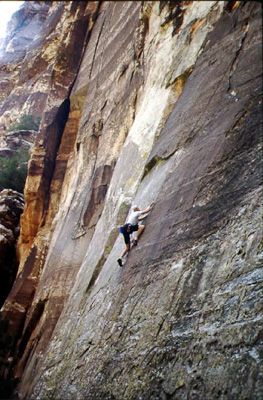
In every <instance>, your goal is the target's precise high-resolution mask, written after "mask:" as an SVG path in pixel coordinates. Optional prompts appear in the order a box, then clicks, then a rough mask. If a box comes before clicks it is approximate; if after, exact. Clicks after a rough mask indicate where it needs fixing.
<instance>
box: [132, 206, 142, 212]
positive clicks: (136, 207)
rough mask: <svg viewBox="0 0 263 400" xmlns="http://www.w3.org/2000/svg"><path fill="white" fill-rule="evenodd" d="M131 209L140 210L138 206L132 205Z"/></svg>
mask: <svg viewBox="0 0 263 400" xmlns="http://www.w3.org/2000/svg"><path fill="white" fill-rule="evenodd" d="M132 211H133V212H134V211H140V209H139V207H138V206H133V207H132Z"/></svg>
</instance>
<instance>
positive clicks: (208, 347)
mask: <svg viewBox="0 0 263 400" xmlns="http://www.w3.org/2000/svg"><path fill="white" fill-rule="evenodd" d="M82 4H83V3H82ZM59 7H60V6H57V9H59ZM74 7H80V9H79V11H78V15H84V16H87V18H86V19H85V22H83V25H81V22H80V21H82V20H81V19H80V21H79V20H75V25H74V24H73V25H74V26H75V31H74V29H73V31H74V32H75V34H74V35H77V37H79V35H80V34H81V33H82V35H83V30H84V31H85V41H83V43H82V44H81V43H79V47H80V50H79V55H81V57H80V58H78V62H77V60H76V58H75V57H74V60H73V59H72V58H71V54H72V48H73V47H71V45H70V43H71V40H65V41H63V39H61V43H62V44H63V45H64V46H65V44H67V46H68V47H67V51H68V58H67V61H66V60H65V59H64V58H63V57H61V58H59V61H58V64H57V66H56V68H55V67H54V71H53V72H52V73H51V76H52V85H53V86H52V85H51V86H50V88H49V89H50V91H49V92H48V100H47V102H46V103H45V110H44V118H43V121H42V125H41V129H40V133H39V136H38V138H37V142H36V146H35V148H34V149H33V154H32V157H31V161H30V169H29V176H28V180H27V184H26V192H25V199H26V209H25V213H24V215H23V218H22V224H21V235H20V239H19V240H20V244H19V251H20V256H21V263H20V267H19V274H18V277H17V279H16V282H15V284H14V286H13V289H12V291H11V293H10V295H9V297H8V299H7V301H6V302H5V305H4V307H3V310H2V320H3V321H6V320H7V319H8V320H9V321H10V326H9V328H8V329H9V330H8V334H9V335H10V337H11V341H12V343H11V346H10V347H9V348H8V349H7V352H6V354H5V357H6V358H8V357H9V358H10V357H11V358H12V360H13V364H12V365H10V370H9V376H10V377H12V378H19V379H21V382H20V385H19V387H18V392H19V395H20V397H22V398H32V399H41V398H54V399H56V398H65V399H72V398H79V399H84V398H85V399H92V400H94V399H119V400H122V399H140V398H141V399H156V400H157V399H196V398H203V399H211V398H224V399H233V398H234V399H247V398H255V399H260V398H262V395H263V388H262V334H261V332H262V307H261V300H260V298H261V297H260V295H261V292H262V286H261V282H262V226H261V220H260V216H261V214H262V206H261V201H260V199H261V198H262V186H261V179H260V177H261V175H262V157H261V154H262V153H261V152H262V140H261V128H262V81H261V76H262V54H261V28H262V26H261V6H260V4H259V3H256V2H244V3H242V2H178V3H173V2H143V3H140V2H118V3H117V2H116V3H115V2H103V3H100V4H97V3H95V2H94V3H91V2H90V3H88V4H86V3H85V7H84V6H83V5H81V4H79V5H78V6H74V5H73V4H71V3H70V4H69V5H68V9H67V10H68V14H67V15H70V13H71V14H74V13H73V11H74V10H77V8H75V9H74ZM82 7H83V8H82ZM57 9H55V8H54V10H53V11H52V8H51V10H50V13H51V12H53V13H55V10H57ZM73 9H74V10H73ZM56 12H57V11H56ZM81 13H83V14H81ZM54 15H56V13H55V14H54ZM74 15H75V14H74ZM63 21H64V22H63V23H62V24H59V23H58V29H61V31H63V26H64V33H65V35H66V32H67V31H66V28H65V25H66V22H65V21H66V20H63ZM43 29H44V28H43ZM74 35H73V36H72V40H73V42H72V43H75V44H76V41H75V42H74V38H76V36H74ZM61 37H62V38H63V37H64V36H61ZM65 37H66V36H65ZM67 37H68V36H67ZM62 44H61V46H60V47H59V46H58V49H59V48H62ZM72 46H73V45H72ZM251 60H253V63H251ZM64 62H66V63H67V64H66V66H65V64H64ZM60 63H61V64H60ZM28 71H29V73H30V69H29V70H28ZM28 71H24V73H23V80H22V81H21V82H27V79H28V78H27V73H28ZM61 87H62V88H61ZM54 88H56V89H57V90H56V91H55V89H54ZM152 201H154V202H155V206H154V209H153V210H152V212H151V214H150V215H149V217H148V219H147V222H146V230H145V232H144V233H143V235H142V237H141V239H140V241H139V245H138V247H137V248H134V249H133V250H132V251H131V253H130V254H129V257H128V260H127V262H126V264H125V266H124V268H122V269H120V268H119V266H118V264H117V262H116V260H117V258H118V257H119V255H120V253H121V251H122V249H123V246H124V242H123V238H122V237H120V236H118V227H119V225H120V224H123V222H124V221H125V218H126V216H127V213H128V211H129V209H130V205H131V204H138V205H140V206H141V207H142V208H145V207H146V206H147V205H148V204H149V203H151V202H152ZM17 332H20V335H19V337H18V335H17Z"/></svg>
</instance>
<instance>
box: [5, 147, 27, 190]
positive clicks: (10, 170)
mask: <svg viewBox="0 0 263 400" xmlns="http://www.w3.org/2000/svg"><path fill="white" fill-rule="evenodd" d="M28 160H29V153H28V152H27V151H25V150H23V149H22V148H21V149H19V150H18V151H17V152H16V154H15V155H14V156H13V157H12V158H2V157H0V191H1V190H3V189H13V190H16V191H17V192H19V193H23V190H24V185H25V181H26V176H27V162H28Z"/></svg>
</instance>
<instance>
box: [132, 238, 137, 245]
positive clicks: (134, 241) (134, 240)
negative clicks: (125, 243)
mask: <svg viewBox="0 0 263 400" xmlns="http://www.w3.org/2000/svg"><path fill="white" fill-rule="evenodd" d="M132 243H133V245H134V246H137V244H138V239H137V238H135V239H133V241H132Z"/></svg>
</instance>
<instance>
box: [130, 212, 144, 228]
mask: <svg viewBox="0 0 263 400" xmlns="http://www.w3.org/2000/svg"><path fill="white" fill-rule="evenodd" d="M141 214H142V212H141V211H133V212H132V213H131V215H130V216H129V217H128V219H127V224H131V225H137V224H138V222H139V216H140V215H141Z"/></svg>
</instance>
